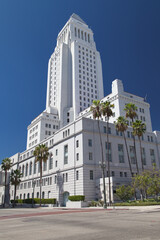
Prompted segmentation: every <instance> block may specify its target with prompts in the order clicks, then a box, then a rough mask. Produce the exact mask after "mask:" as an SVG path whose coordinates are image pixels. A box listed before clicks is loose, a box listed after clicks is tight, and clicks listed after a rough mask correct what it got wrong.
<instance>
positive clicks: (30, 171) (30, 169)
mask: <svg viewBox="0 0 160 240" xmlns="http://www.w3.org/2000/svg"><path fill="white" fill-rule="evenodd" d="M31 174H32V162H30V166H29V175H31Z"/></svg>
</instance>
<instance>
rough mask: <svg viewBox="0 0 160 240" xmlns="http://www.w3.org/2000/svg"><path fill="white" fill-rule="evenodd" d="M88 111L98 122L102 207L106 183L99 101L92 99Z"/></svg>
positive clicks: (105, 205) (105, 204)
mask: <svg viewBox="0 0 160 240" xmlns="http://www.w3.org/2000/svg"><path fill="white" fill-rule="evenodd" d="M90 111H91V112H92V114H93V119H97V124H98V131H99V138H100V145H101V157H102V158H101V168H102V178H103V194H104V208H106V207H107V203H106V185H105V171H104V169H105V162H104V156H103V145H102V137H101V131H100V126H99V118H100V117H101V103H100V101H99V100H94V101H93V105H92V106H91V108H90Z"/></svg>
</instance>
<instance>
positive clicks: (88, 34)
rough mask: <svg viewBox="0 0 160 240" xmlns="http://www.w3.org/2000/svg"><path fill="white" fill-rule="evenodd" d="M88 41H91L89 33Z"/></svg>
mask: <svg viewBox="0 0 160 240" xmlns="http://www.w3.org/2000/svg"><path fill="white" fill-rule="evenodd" d="M88 42H89V43H90V35H89V34H88Z"/></svg>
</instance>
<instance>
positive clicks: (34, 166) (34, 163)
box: [34, 161, 37, 174]
mask: <svg viewBox="0 0 160 240" xmlns="http://www.w3.org/2000/svg"><path fill="white" fill-rule="evenodd" d="M36 166H37V164H36V162H35V161H34V174H35V173H36Z"/></svg>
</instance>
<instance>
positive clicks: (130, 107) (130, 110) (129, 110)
mask: <svg viewBox="0 0 160 240" xmlns="http://www.w3.org/2000/svg"><path fill="white" fill-rule="evenodd" d="M124 111H125V112H126V118H130V119H131V121H132V124H133V122H134V119H135V118H136V117H137V113H136V111H137V106H136V105H135V104H133V103H128V104H126V106H125V108H124ZM133 144H134V153H135V160H136V168H137V173H138V174H139V168H138V162H137V154H136V141H135V136H134V135H133Z"/></svg>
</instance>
